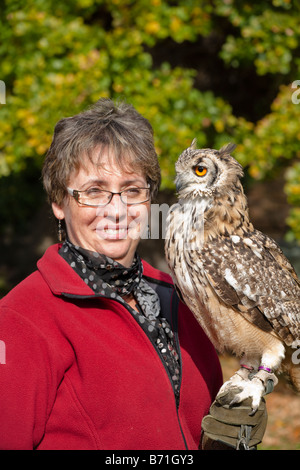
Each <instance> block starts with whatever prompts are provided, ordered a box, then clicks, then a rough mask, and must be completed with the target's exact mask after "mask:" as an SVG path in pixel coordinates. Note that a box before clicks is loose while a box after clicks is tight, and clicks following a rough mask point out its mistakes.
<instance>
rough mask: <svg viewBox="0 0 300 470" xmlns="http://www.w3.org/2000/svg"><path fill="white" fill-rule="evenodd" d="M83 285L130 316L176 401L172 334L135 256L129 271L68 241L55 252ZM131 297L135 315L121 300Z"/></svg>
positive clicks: (175, 356) (177, 365)
mask: <svg viewBox="0 0 300 470" xmlns="http://www.w3.org/2000/svg"><path fill="white" fill-rule="evenodd" d="M59 254H60V255H61V256H62V257H63V258H64V259H65V260H66V261H67V263H68V264H69V265H70V266H71V267H72V268H73V269H74V271H75V272H76V273H77V274H78V275H79V276H80V277H81V278H82V279H83V280H84V282H85V283H86V284H87V285H88V286H89V287H90V288H91V289H92V290H93V291H94V292H95V293H97V294H100V295H103V296H105V297H109V298H112V299H116V300H118V301H119V302H120V303H123V304H124V305H125V306H126V308H127V309H128V310H129V311H130V313H131V314H132V315H133V316H134V318H135V319H136V320H137V322H138V323H139V324H140V326H141V327H142V329H143V330H144V331H145V333H146V334H147V336H148V337H149V338H150V339H151V341H152V342H153V344H154V346H155V347H156V349H157V350H158V351H159V353H160V355H161V357H162V358H163V360H164V362H165V365H166V367H167V369H168V371H169V374H170V376H171V379H172V382H173V386H174V390H175V396H176V399H177V400H178V399H179V380H180V363H179V356H178V354H177V351H176V346H175V341H174V334H173V332H172V330H171V327H170V325H169V323H168V321H167V319H166V318H163V317H161V316H160V301H159V297H158V295H157V293H156V292H155V291H154V290H153V289H152V287H150V286H149V284H148V283H147V282H146V281H145V280H144V279H143V277H142V276H143V265H142V262H141V259H140V257H139V255H138V254H137V253H136V255H135V257H134V260H133V262H132V265H131V266H130V268H126V267H124V266H123V265H121V264H120V263H118V262H117V261H115V260H113V259H111V258H109V257H108V256H105V255H103V254H100V253H97V252H93V251H90V250H86V249H84V248H81V247H79V246H75V245H73V243H71V242H70V241H69V240H68V239H66V240H65V242H64V244H63V245H62V247H61V248H60V250H59ZM129 294H132V295H133V296H134V298H135V300H136V301H137V308H138V311H136V310H134V309H133V308H132V307H131V306H130V305H128V304H127V303H126V301H125V300H124V298H123V297H126V296H127V295H129Z"/></svg>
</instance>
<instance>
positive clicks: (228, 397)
mask: <svg viewBox="0 0 300 470" xmlns="http://www.w3.org/2000/svg"><path fill="white" fill-rule="evenodd" d="M277 382H278V380H277V378H276V376H275V375H274V374H273V373H272V372H269V371H266V370H259V371H258V372H257V373H256V374H254V375H253V376H252V375H251V374H250V377H249V371H248V374H247V372H245V371H244V370H243V369H240V370H239V371H237V372H236V373H235V374H234V375H233V376H232V377H231V378H230V379H229V380H228V381H227V382H225V383H224V384H223V385H222V387H221V388H220V391H219V393H218V395H217V397H216V401H217V402H218V403H220V405H222V406H224V405H228V406H233V405H234V404H236V403H241V402H242V401H244V400H246V399H247V398H250V399H251V400H252V411H251V413H250V415H253V414H255V413H256V411H257V410H258V407H259V405H260V401H261V399H262V397H263V396H264V395H266V394H267V393H270V392H271V391H272V390H273V387H274V386H275V385H276V384H277Z"/></svg>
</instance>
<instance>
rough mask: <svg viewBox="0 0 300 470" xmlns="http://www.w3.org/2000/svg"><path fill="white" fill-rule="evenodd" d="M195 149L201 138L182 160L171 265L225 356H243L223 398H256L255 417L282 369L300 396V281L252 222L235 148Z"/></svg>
mask: <svg viewBox="0 0 300 470" xmlns="http://www.w3.org/2000/svg"><path fill="white" fill-rule="evenodd" d="M195 147H196V140H194V141H193V142H192V145H191V146H190V147H189V148H187V149H186V150H185V151H184V152H183V153H182V154H181V155H180V157H179V159H178V161H177V162H176V166H175V169H176V179H175V183H176V189H177V193H178V202H177V203H176V204H174V205H173V206H172V207H171V208H170V209H169V213H168V217H167V222H166V237H165V254H166V260H167V263H168V266H169V269H170V271H171V275H172V277H173V280H174V283H175V287H176V290H177V291H178V293H179V295H180V296H181V298H182V300H183V301H184V302H185V304H186V305H187V306H188V307H189V309H190V310H191V311H192V312H193V314H194V316H195V318H196V319H197V321H198V322H199V323H200V325H201V326H202V328H203V329H204V331H205V332H206V334H207V336H208V337H209V338H210V340H211V341H212V343H213V344H214V346H215V348H216V349H217V351H219V352H220V353H224V352H225V351H228V352H230V353H233V354H234V355H235V356H237V357H238V358H239V359H240V368H239V370H238V371H237V372H236V373H235V374H234V375H233V377H231V378H230V379H229V380H228V381H227V382H225V383H224V384H223V386H222V387H221V389H220V391H219V393H218V395H217V400H218V401H219V402H220V403H221V404H225V403H227V404H230V405H232V404H234V403H239V402H242V401H243V400H245V399H246V398H249V397H250V398H251V399H252V413H255V412H256V410H257V408H258V406H259V404H260V400H261V397H262V396H263V394H265V392H266V388H267V385H270V384H272V382H273V384H274V385H275V384H276V383H277V382H278V380H277V377H276V375H275V374H274V372H275V371H276V372H281V371H288V372H289V374H290V377H291V380H292V382H293V384H294V385H295V387H296V389H297V390H299V391H300V366H299V365H297V364H293V361H292V360H291V354H292V352H293V348H295V347H297V346H298V347H299V346H300V281H299V279H298V278H297V275H296V273H295V271H294V269H293V267H292V265H291V264H290V262H289V261H288V260H287V258H286V257H285V256H284V254H283V252H282V251H281V249H280V248H279V246H278V245H277V243H276V242H275V241H274V240H273V239H271V238H270V237H268V236H267V235H265V234H263V233H262V232H260V231H258V230H256V229H255V228H254V226H253V224H252V223H251V221H250V218H249V211H248V206H247V199H246V196H245V194H244V191H243V187H242V184H241V178H242V176H243V169H242V166H241V165H240V164H239V163H238V162H237V161H236V160H235V159H234V158H233V157H232V156H231V155H230V153H231V152H232V151H233V150H234V148H235V145H233V144H229V145H227V146H224V147H222V148H221V149H220V150H213V149H197V148H195ZM294 362H295V361H294ZM297 362H299V361H297ZM270 380H271V381H272V382H269V381H270Z"/></svg>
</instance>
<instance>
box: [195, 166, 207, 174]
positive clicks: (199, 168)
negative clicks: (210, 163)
mask: <svg viewBox="0 0 300 470" xmlns="http://www.w3.org/2000/svg"><path fill="white" fill-rule="evenodd" d="M194 171H195V173H196V175H197V176H205V175H206V173H207V168H205V167H204V166H201V165H197V166H195V168H194Z"/></svg>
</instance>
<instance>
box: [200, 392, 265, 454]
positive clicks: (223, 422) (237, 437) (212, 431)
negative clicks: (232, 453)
mask: <svg viewBox="0 0 300 470" xmlns="http://www.w3.org/2000/svg"><path fill="white" fill-rule="evenodd" d="M251 404H252V402H251V400H250V399H247V400H245V401H243V402H242V403H237V404H235V405H233V406H231V407H229V406H228V405H223V406H222V405H220V404H219V403H217V402H216V401H214V402H213V404H212V405H211V407H210V413H209V415H207V416H205V417H204V418H203V420H202V430H203V432H204V433H203V436H202V449H203V450H224V449H226V448H227V449H228V450H230V449H232V450H233V449H236V450H253V449H255V448H256V446H257V445H258V444H259V443H260V442H261V441H262V438H263V435H264V433H265V430H266V426H267V420H268V414H267V409H266V403H265V400H264V399H263V398H262V400H261V403H260V405H259V408H258V410H257V411H256V413H255V414H254V415H253V416H250V415H249V413H251V410H252V407H251Z"/></svg>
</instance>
